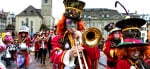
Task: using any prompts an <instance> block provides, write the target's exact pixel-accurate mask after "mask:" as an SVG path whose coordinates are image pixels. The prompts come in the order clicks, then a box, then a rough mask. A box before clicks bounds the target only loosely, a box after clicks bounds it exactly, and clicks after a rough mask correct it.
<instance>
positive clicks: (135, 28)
mask: <svg viewBox="0 0 150 69" xmlns="http://www.w3.org/2000/svg"><path fill="white" fill-rule="evenodd" d="M130 29H139V28H138V27H130V28H125V29H122V32H123V31H126V30H130Z"/></svg>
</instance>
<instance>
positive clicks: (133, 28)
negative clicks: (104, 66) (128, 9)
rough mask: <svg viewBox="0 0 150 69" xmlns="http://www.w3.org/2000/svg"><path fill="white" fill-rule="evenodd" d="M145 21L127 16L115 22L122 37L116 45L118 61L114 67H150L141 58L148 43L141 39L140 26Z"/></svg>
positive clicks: (141, 68) (121, 68)
mask: <svg viewBox="0 0 150 69" xmlns="http://www.w3.org/2000/svg"><path fill="white" fill-rule="evenodd" d="M145 23H146V21H145V20H144V19H141V18H128V19H124V20H121V21H118V22H117V23H116V26H117V27H119V28H121V31H122V37H123V38H122V39H121V42H120V43H119V44H118V45H117V56H118V57H119V58H118V62H117V65H116V69H150V66H148V64H147V63H145V61H144V60H143V56H144V51H145V49H146V46H148V43H144V42H143V41H142V39H141V32H140V28H141V27H142V26H143V25H144V24H145Z"/></svg>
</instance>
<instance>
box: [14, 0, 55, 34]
mask: <svg viewBox="0 0 150 69" xmlns="http://www.w3.org/2000/svg"><path fill="white" fill-rule="evenodd" d="M41 24H46V26H47V27H48V28H51V27H52V26H53V25H54V17H52V0H41V9H36V8H34V7H33V6H32V5H30V6H28V7H27V8H26V9H24V10H23V11H22V12H21V13H19V14H18V15H16V31H17V32H18V31H19V28H20V26H23V25H25V26H28V27H29V29H30V31H29V33H35V32H37V31H39V29H40V26H41Z"/></svg>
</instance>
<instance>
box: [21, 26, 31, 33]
mask: <svg viewBox="0 0 150 69" xmlns="http://www.w3.org/2000/svg"><path fill="white" fill-rule="evenodd" d="M19 32H27V33H28V32H29V28H28V27H27V26H21V27H20V29H19Z"/></svg>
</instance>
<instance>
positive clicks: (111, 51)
mask: <svg viewBox="0 0 150 69" xmlns="http://www.w3.org/2000/svg"><path fill="white" fill-rule="evenodd" d="M114 53H115V51H114V50H113V49H112V50H110V56H111V57H112V58H114Z"/></svg>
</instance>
